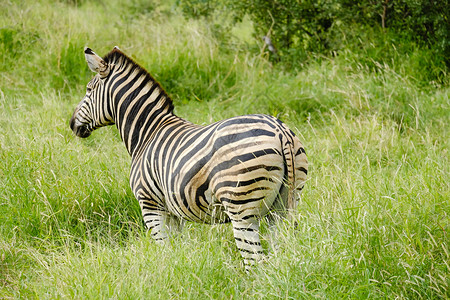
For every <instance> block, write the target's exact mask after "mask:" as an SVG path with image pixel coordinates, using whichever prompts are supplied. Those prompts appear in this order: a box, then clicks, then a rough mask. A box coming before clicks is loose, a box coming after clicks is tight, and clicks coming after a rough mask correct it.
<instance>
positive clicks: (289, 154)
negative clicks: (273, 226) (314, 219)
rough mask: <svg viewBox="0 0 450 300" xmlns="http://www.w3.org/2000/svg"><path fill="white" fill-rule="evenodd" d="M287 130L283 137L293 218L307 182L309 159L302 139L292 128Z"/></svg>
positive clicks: (291, 215) (288, 201)
mask: <svg viewBox="0 0 450 300" xmlns="http://www.w3.org/2000/svg"><path fill="white" fill-rule="evenodd" d="M287 132H288V133H287V134H285V136H284V139H283V140H284V141H283V156H284V161H285V164H286V168H287V172H286V173H287V178H286V181H287V182H286V184H287V188H288V196H287V210H288V216H289V218H292V217H293V213H294V212H295V210H296V209H297V203H298V200H299V196H300V193H301V191H302V189H303V186H304V184H305V182H306V176H307V173H308V160H307V158H306V153H305V149H304V148H303V145H302V144H301V142H300V140H299V139H298V138H297V136H295V135H294V133H293V132H292V131H291V130H289V129H288V130H287Z"/></svg>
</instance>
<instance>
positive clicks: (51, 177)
mask: <svg viewBox="0 0 450 300" xmlns="http://www.w3.org/2000/svg"><path fill="white" fill-rule="evenodd" d="M102 3H103V2H98V3H97V2H92V3H90V2H89V3H83V4H82V5H75V4H74V3H72V2H71V1H67V2H54V1H23V2H20V3H18V2H17V3H16V2H9V1H3V2H1V3H0V298H6V299H10V298H11V299H12V298H38V299H41V298H42V299H62V298H64V299H65V298H68V299H72V298H74V299H89V298H90V299H99V298H101V299H104V298H113V299H144V298H146V299H149V298H150V299H153V298H161V299H169V298H172V299H180V298H181V299H209V298H212V299H254V298H257V299H258V298H260V299H262V298H264V299H277V298H282V299H301V298H327V299H342V298H352V299H364V298H371V299H375V298H387V299H394V298H397V299H420V298H423V299H445V298H449V297H450V292H449V291H450V263H449V262H450V247H449V241H450V238H449V234H450V200H449V199H450V193H449V179H450V178H449V160H448V149H449V143H448V141H449V136H448V123H449V115H450V109H449V104H450V103H449V91H450V89H449V85H448V78H447V73H446V71H445V69H440V68H441V67H440V66H439V65H436V64H435V62H434V60H433V57H431V56H430V55H429V54H430V53H429V52H428V50H427V49H421V48H419V47H416V46H414V45H413V44H406V45H401V44H398V43H396V42H395V41H394V40H390V39H389V38H386V39H374V38H373V36H376V34H373V35H368V36H366V37H365V38H364V39H360V40H359V42H355V43H353V44H351V45H350V44H349V47H347V48H346V49H345V50H341V51H340V52H339V53H337V55H336V56H335V57H325V56H319V55H317V56H314V55H311V56H310V57H309V59H308V61H306V62H301V63H300V62H299V64H298V66H297V68H295V69H289V70H286V69H285V68H283V66H280V65H272V64H271V63H269V62H268V61H267V59H266V54H265V53H263V52H261V51H259V50H256V51H255V49H258V45H257V44H255V42H254V41H253V42H252V39H250V38H248V36H249V32H248V30H249V29H248V27H246V26H244V25H241V26H240V27H239V28H237V29H235V30H234V33H235V34H234V35H227V36H226V37H224V36H221V35H220V34H219V33H220V32H219V33H218V32H217V30H215V29H214V28H215V27H214V26H211V24H209V23H208V22H206V21H202V20H187V19H184V18H182V17H181V16H180V13H179V12H177V11H176V9H175V8H174V7H173V6H169V5H168V4H161V3H159V4H158V3H157V5H154V6H153V7H147V6H143V5H142V4H139V2H138V1H134V2H131V3H134V4H128V5H126V6H125V7H123V5H120V2H119V1H111V2H110V3H109V4H106V2H105V3H104V4H102ZM142 12H145V13H142ZM252 43H253V44H252ZM86 45H88V46H90V47H91V48H92V49H94V51H96V52H97V53H99V54H106V53H107V52H108V51H110V50H111V49H112V47H113V46H115V45H118V46H119V47H120V48H121V49H122V50H123V51H124V52H126V53H128V54H129V55H131V56H132V57H134V58H135V59H136V60H137V61H138V62H139V63H140V64H142V65H143V66H145V67H146V68H147V69H148V70H149V71H150V72H151V73H152V74H153V75H154V77H156V78H157V79H158V80H159V81H160V82H161V84H162V85H163V86H164V87H165V89H166V90H167V91H168V93H169V94H170V95H171V96H172V97H173V99H174V102H175V105H176V109H175V112H176V113H177V114H178V115H179V116H182V117H184V118H186V119H188V120H190V121H192V122H195V123H199V124H207V123H210V122H213V121H216V120H220V119H223V118H227V117H231V116H235V115H240V114H246V113H267V114H272V115H275V116H278V117H279V118H281V119H282V120H283V121H284V122H286V123H287V124H288V125H289V126H290V127H291V128H292V129H293V130H294V131H295V133H296V134H298V135H299V137H300V138H301V140H302V141H303V142H304V144H305V146H306V149H307V153H308V157H309V161H310V179H309V181H308V183H307V185H306V188H305V191H304V194H303V199H302V202H301V204H300V205H299V209H298V212H297V215H296V219H297V221H298V224H299V226H298V228H296V229H294V228H293V226H291V224H289V223H288V222H286V223H283V224H281V225H280V232H281V233H280V236H279V238H280V242H279V244H280V251H279V253H278V254H277V255H272V256H271V257H270V258H269V259H268V260H267V262H265V263H263V264H261V265H258V266H257V267H255V268H254V270H252V272H250V273H249V274H246V273H245V272H244V271H243V268H242V265H241V259H240V257H239V254H238V252H237V251H236V248H235V245H234V239H233V236H232V232H231V228H230V226H226V225H216V226H206V225H199V224H188V225H187V227H186V228H185V229H184V231H183V233H182V234H181V235H180V236H178V237H175V238H174V239H173V240H172V241H171V245H170V246H168V247H165V248H161V247H158V246H156V245H155V244H154V243H153V242H152V241H151V239H150V237H149V236H148V234H147V232H146V231H145V230H144V228H143V225H142V221H141V215H140V211H139V206H138V204H137V203H136V201H135V200H134V197H133V195H132V193H131V191H130V189H129V187H128V172H129V171H128V170H129V161H130V159H129V157H128V155H127V153H126V150H125V148H124V146H123V145H122V142H121V140H120V137H119V136H118V134H117V132H116V129H115V128H114V127H110V128H102V129H100V130H98V131H96V132H95V133H94V134H93V135H92V136H91V137H90V138H88V139H86V140H82V139H78V138H76V137H75V136H74V135H73V134H72V132H71V131H70V128H69V126H68V121H69V118H70V116H71V114H72V112H73V109H74V107H75V106H76V104H77V103H78V102H79V100H80V99H81V98H82V97H83V95H84V85H85V84H86V83H87V82H88V81H89V79H90V77H91V76H92V74H91V73H90V72H89V71H88V68H87V66H86V64H85V61H84V57H83V52H82V50H83V47H84V46H86ZM260 46H261V45H260ZM436 70H437V71H436ZM431 73H432V74H440V75H439V76H440V77H439V78H437V77H436V76H434V77H432V78H431V77H430V76H428V75H429V74H431ZM430 78H431V79H430ZM436 78H437V79H436Z"/></svg>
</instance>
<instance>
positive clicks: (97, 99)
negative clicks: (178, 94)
mask: <svg viewBox="0 0 450 300" xmlns="http://www.w3.org/2000/svg"><path fill="white" fill-rule="evenodd" d="M114 49H115V50H116V49H117V50H119V48H117V47H115V48H114ZM84 55H85V57H86V62H87V64H88V66H89V68H90V69H91V71H93V72H95V73H97V74H96V75H95V76H94V78H92V80H91V81H89V83H88V84H87V86H86V95H85V96H84V97H83V100H81V102H80V103H79V104H78V106H77V107H76V108H75V111H74V113H73V115H72V118H71V119H70V128H71V129H72V131H73V132H74V133H75V134H76V135H77V136H78V137H82V138H86V137H88V136H90V135H91V133H92V131H94V130H95V129H97V128H99V127H102V126H106V125H111V124H114V119H113V117H112V116H110V115H109V114H108V112H107V109H106V106H107V103H108V99H104V98H105V97H108V96H107V93H102V91H103V90H104V83H105V81H106V80H107V78H108V75H109V74H110V72H111V68H112V66H111V65H110V64H108V63H107V62H106V61H105V60H103V59H102V58H101V57H100V56H98V55H97V54H96V53H95V52H94V51H92V50H91V49H90V48H87V47H86V48H85V49H84Z"/></svg>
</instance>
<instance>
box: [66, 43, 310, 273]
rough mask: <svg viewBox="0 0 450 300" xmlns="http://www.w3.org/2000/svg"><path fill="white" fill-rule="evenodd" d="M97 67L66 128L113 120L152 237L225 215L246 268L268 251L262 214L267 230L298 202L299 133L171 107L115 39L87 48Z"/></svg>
mask: <svg viewBox="0 0 450 300" xmlns="http://www.w3.org/2000/svg"><path fill="white" fill-rule="evenodd" d="M84 54H85V58H86V62H87V64H88V66H89V68H90V69H91V71H93V72H95V73H97V74H96V75H95V76H94V77H93V78H92V80H91V81H89V83H88V84H87V87H86V95H85V96H84V97H83V99H82V100H81V102H80V103H79V104H78V106H77V107H76V108H75V111H74V113H73V116H72V118H71V119H70V127H71V129H72V131H73V132H74V133H75V135H76V136H78V137H81V138H87V137H88V136H89V135H90V134H91V133H92V131H94V130H95V129H97V128H99V127H102V126H107V125H112V124H115V125H116V126H117V128H118V130H119V134H120V137H121V139H122V141H123V142H124V144H125V146H126V149H127V151H128V153H129V155H130V157H131V170H130V186H131V190H132V192H133V194H134V196H135V197H136V199H137V200H138V202H139V205H140V208H141V211H142V217H143V221H144V223H145V225H146V227H147V229H148V230H149V233H150V235H151V236H152V238H153V239H154V240H155V241H156V242H157V243H160V244H165V243H166V241H167V239H168V237H169V236H170V235H171V233H172V232H178V231H179V230H181V228H182V226H183V224H184V221H185V220H189V221H195V222H201V223H209V224H218V223H228V222H231V224H232V227H233V234H234V238H235V243H236V246H237V248H238V250H239V252H240V254H241V256H242V258H243V261H244V266H245V268H246V269H249V268H250V267H251V266H252V265H254V264H255V263H256V262H258V261H260V260H262V259H264V257H265V254H264V249H263V247H262V245H261V238H260V230H259V229H260V220H261V219H262V218H265V217H267V219H268V220H269V221H268V223H269V228H273V227H276V226H274V224H276V220H277V219H279V218H280V217H282V218H284V217H286V216H287V215H290V214H291V213H292V212H294V211H295V210H296V206H297V203H298V200H299V196H300V194H301V191H302V189H303V186H304V184H305V182H306V179H307V172H308V161H307V158H306V153H305V150H304V147H303V146H302V144H301V142H300V140H299V139H298V137H297V136H295V134H294V133H293V132H292V131H291V130H290V129H289V128H288V127H287V126H286V125H285V124H284V123H283V122H281V121H280V120H278V119H277V118H275V117H272V116H269V115H263V114H253V115H244V116H237V117H233V118H229V119H226V120H222V121H218V122H216V123H213V124H210V125H207V126H201V125H196V124H193V123H191V122H189V121H187V120H184V119H182V118H180V117H178V116H177V115H175V114H174V111H173V110H174V105H173V102H172V100H171V98H170V97H169V95H168V94H167V93H166V92H165V90H164V89H163V88H162V87H161V85H160V84H159V83H158V82H157V81H156V80H155V79H154V78H153V77H152V76H151V75H150V74H149V73H148V72H147V71H146V70H145V69H144V68H142V67H141V66H140V65H138V64H137V63H136V62H135V61H134V60H132V59H131V58H130V57H128V56H127V55H126V54H125V53H123V52H122V51H121V50H120V49H119V48H118V47H114V49H113V50H112V51H110V52H109V53H108V54H107V55H106V56H105V57H103V58H101V57H100V56H99V55H97V54H96V53H95V52H93V51H92V50H91V49H90V48H87V47H86V48H85V49H84Z"/></svg>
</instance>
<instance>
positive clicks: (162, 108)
mask: <svg viewBox="0 0 450 300" xmlns="http://www.w3.org/2000/svg"><path fill="white" fill-rule="evenodd" d="M121 69H122V70H123V71H122V72H117V74H115V75H114V77H115V79H116V80H113V83H112V88H111V94H112V102H113V103H112V107H113V110H114V111H115V114H114V115H115V123H116V126H117V128H118V129H119V133H120V136H121V138H122V140H123V142H124V143H125V146H126V148H127V150H128V153H129V154H130V155H131V156H134V155H136V153H137V152H139V149H140V148H141V147H142V146H143V145H145V144H146V143H147V141H148V140H149V139H151V138H152V137H153V136H154V134H155V133H156V132H157V130H159V129H160V127H161V126H162V125H163V124H164V123H165V122H166V121H167V120H168V119H173V118H176V119H179V118H178V117H176V116H175V115H174V114H173V104H172V100H171V99H170V97H169V96H168V95H167V94H166V92H165V91H164V90H163V89H162V88H161V86H160V85H159V84H158V83H157V82H156V81H155V80H154V79H153V78H152V77H151V76H150V75H149V74H148V73H147V72H146V71H145V70H144V71H143V70H142V69H136V68H134V66H131V67H126V68H121ZM180 120H181V119H180Z"/></svg>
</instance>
